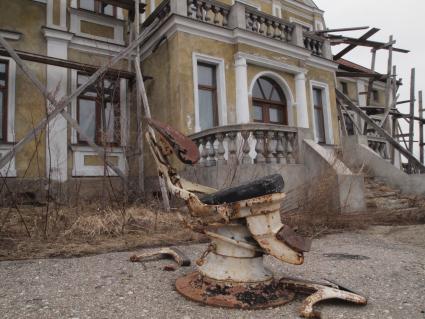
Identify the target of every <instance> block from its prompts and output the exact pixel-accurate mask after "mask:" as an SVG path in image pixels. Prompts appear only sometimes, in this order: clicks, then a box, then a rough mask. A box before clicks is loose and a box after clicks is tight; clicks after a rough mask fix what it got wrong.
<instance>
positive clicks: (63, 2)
mask: <svg viewBox="0 0 425 319" xmlns="http://www.w3.org/2000/svg"><path fill="white" fill-rule="evenodd" d="M66 2H67V1H66V0H61V2H60V4H61V6H60V26H61V28H63V29H65V30H66V25H67V24H66V7H67V4H66Z"/></svg>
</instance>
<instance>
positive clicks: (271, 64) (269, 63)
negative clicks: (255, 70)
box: [235, 52, 307, 74]
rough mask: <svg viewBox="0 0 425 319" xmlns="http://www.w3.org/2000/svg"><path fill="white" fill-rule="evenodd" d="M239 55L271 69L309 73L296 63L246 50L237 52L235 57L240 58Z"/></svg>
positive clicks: (252, 62)
mask: <svg viewBox="0 0 425 319" xmlns="http://www.w3.org/2000/svg"><path fill="white" fill-rule="evenodd" d="M238 57H243V58H245V59H246V61H247V62H248V63H249V64H254V65H258V66H262V67H267V68H269V69H273V70H277V71H283V72H287V73H290V74H298V73H307V70H306V69H304V68H300V67H298V66H296V65H292V64H287V63H283V62H279V61H276V60H272V59H269V58H265V57H263V56H259V55H254V54H250V53H245V52H237V53H236V54H235V58H238Z"/></svg>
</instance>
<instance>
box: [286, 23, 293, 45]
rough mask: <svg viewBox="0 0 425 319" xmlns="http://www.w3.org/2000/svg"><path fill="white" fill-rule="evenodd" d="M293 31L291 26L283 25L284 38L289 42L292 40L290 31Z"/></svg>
mask: <svg viewBox="0 0 425 319" xmlns="http://www.w3.org/2000/svg"><path fill="white" fill-rule="evenodd" d="M293 32H294V28H293V27H292V26H289V25H287V26H285V38H286V41H288V42H291V41H292V33H293Z"/></svg>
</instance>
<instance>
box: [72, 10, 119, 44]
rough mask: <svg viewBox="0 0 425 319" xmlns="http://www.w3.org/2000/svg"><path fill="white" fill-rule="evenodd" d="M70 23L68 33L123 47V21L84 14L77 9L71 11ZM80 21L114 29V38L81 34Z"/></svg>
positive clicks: (89, 13) (84, 12)
mask: <svg viewBox="0 0 425 319" xmlns="http://www.w3.org/2000/svg"><path fill="white" fill-rule="evenodd" d="M70 11H71V18H70V19H71V23H70V31H71V32H72V33H74V34H75V35H77V36H81V37H84V38H89V39H92V40H99V41H104V42H107V43H112V44H118V45H125V42H124V21H121V20H118V19H116V18H114V17H107V16H103V15H100V14H95V13H91V12H86V11H83V10H78V9H73V8H72V9H71V10H70ZM81 21H88V22H91V23H96V24H100V25H104V26H107V27H112V28H114V38H113V39H110V38H105V37H99V36H94V35H91V34H87V33H83V32H81Z"/></svg>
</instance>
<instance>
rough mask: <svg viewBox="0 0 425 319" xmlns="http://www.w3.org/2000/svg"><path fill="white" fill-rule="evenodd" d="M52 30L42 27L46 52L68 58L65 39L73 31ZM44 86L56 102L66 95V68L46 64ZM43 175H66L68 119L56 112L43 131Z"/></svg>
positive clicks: (61, 178)
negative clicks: (45, 41) (44, 146)
mask: <svg viewBox="0 0 425 319" xmlns="http://www.w3.org/2000/svg"><path fill="white" fill-rule="evenodd" d="M54 27H55V29H50V28H46V29H44V30H43V31H44V36H45V38H46V40H47V55H48V56H51V57H56V58H61V59H67V58H68V42H69V41H70V40H71V38H72V34H70V33H68V32H65V31H62V30H60V26H58V27H57V28H56V26H54ZM46 71H47V72H46V74H47V83H46V85H47V89H48V90H49V92H52V93H53V94H54V97H55V99H56V100H57V101H59V100H60V99H61V98H63V97H64V96H65V95H67V90H68V70H67V69H66V68H62V67H57V66H52V65H47V66H46ZM47 109H48V112H51V111H52V110H53V107H52V106H51V105H50V103H48V104H47ZM46 176H47V177H49V176H50V178H51V180H54V181H58V182H65V181H66V180H67V177H68V132H67V121H66V120H65V119H64V118H63V117H62V116H61V115H58V116H57V117H56V118H54V119H52V120H51V121H50V123H49V125H48V134H46Z"/></svg>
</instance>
